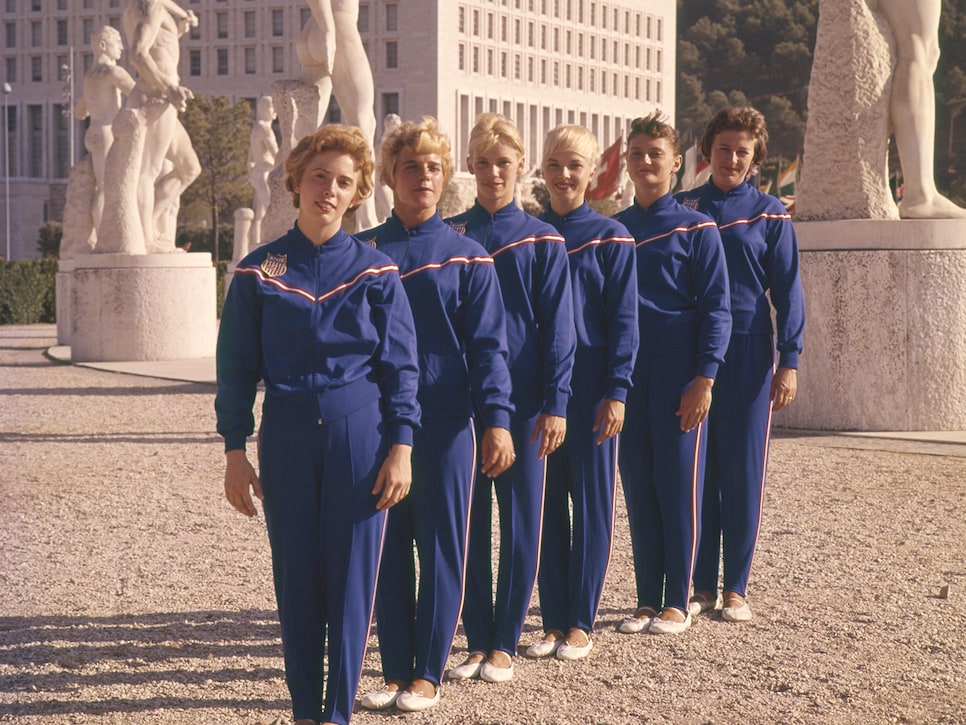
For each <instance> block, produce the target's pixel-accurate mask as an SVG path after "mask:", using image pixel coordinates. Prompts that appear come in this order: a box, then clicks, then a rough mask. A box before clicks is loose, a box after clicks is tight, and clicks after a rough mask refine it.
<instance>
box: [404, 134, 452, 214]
mask: <svg viewBox="0 0 966 725" xmlns="http://www.w3.org/2000/svg"><path fill="white" fill-rule="evenodd" d="M395 177H396V178H395V181H394V183H393V187H392V192H393V199H394V201H393V206H394V207H395V209H396V211H397V212H400V213H401V215H405V214H407V213H408V214H416V215H422V213H423V212H426V211H428V210H430V209H435V208H436V205H437V204H439V198H440V197H441V196H442V195H443V159H442V157H440V155H439V154H436V153H419V152H417V151H414V150H413V149H411V148H409V147H408V146H404V147H403V149H402V151H400V152H399V156H398V157H397V158H396V173H395Z"/></svg>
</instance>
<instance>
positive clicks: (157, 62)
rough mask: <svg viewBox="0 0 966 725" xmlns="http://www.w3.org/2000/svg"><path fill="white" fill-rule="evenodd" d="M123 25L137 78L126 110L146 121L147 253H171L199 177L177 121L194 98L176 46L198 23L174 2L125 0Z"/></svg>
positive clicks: (143, 203) (141, 206) (142, 182)
mask: <svg viewBox="0 0 966 725" xmlns="http://www.w3.org/2000/svg"><path fill="white" fill-rule="evenodd" d="M121 22H122V25H123V28H124V34H125V36H126V37H127V40H128V45H129V47H130V49H131V53H130V55H131V65H133V66H134V68H135V70H137V72H138V79H137V83H136V84H135V86H134V89H133V90H132V91H131V94H130V96H129V97H128V101H127V106H126V107H127V108H129V109H134V110H137V109H144V111H145V112H146V116H147V120H148V133H147V137H146V139H147V140H146V142H145V145H144V152H143V155H142V159H141V171H140V176H139V182H138V192H137V194H138V210H139V213H140V216H141V224H142V225H143V227H144V239H145V244H146V247H147V251H148V252H149V253H151V252H167V251H174V249H175V243H174V237H175V226H176V223H177V218H178V208H179V205H180V199H181V193H182V192H183V191H184V190H185V189H186V188H187V187H188V185H190V184H191V182H192V181H194V180H195V179H196V178H197V177H198V175H199V174H200V173H201V165H200V164H199V162H198V157H197V155H196V154H195V152H194V149H193V148H192V146H191V139H190V138H189V137H188V132H187V131H185V128H184V126H182V125H181V121H180V120H179V119H178V112H179V111H184V110H185V104H186V103H187V101H188V99H189V98H192V93H191V91H190V90H188V89H187V88H185V87H184V86H182V85H181V79H180V78H179V76H178V59H179V56H180V48H179V45H178V41H179V39H180V38H181V36H182V35H184V34H185V33H186V32H188V30H189V29H190V28H192V27H195V26H197V24H198V18H197V17H196V16H195V14H194V13H193V12H192V11H190V10H188V11H185V10H183V9H182V8H181V7H180V6H178V4H177V3H175V2H174V1H173V0H129V1H128V4H127V6H126V7H125V8H124V13H123V15H122V17H121ZM166 161H167V162H168V163H167V164H166V163H165V162H166Z"/></svg>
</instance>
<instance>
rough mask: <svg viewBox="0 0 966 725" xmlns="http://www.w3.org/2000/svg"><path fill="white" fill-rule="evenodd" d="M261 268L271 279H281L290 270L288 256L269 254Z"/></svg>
mask: <svg viewBox="0 0 966 725" xmlns="http://www.w3.org/2000/svg"><path fill="white" fill-rule="evenodd" d="M261 268H262V271H263V272H264V273H265V274H266V275H268V276H269V277H281V276H282V275H283V274H285V271H286V270H287V269H288V255H287V254H272V253H269V255H268V256H267V257H265V261H264V262H262V264H261Z"/></svg>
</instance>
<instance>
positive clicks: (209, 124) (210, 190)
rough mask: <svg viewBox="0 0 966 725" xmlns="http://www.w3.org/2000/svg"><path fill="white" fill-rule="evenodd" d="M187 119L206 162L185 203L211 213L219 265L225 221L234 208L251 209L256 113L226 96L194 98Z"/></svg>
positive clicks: (228, 218)
mask: <svg viewBox="0 0 966 725" xmlns="http://www.w3.org/2000/svg"><path fill="white" fill-rule="evenodd" d="M183 120H184V126H185V129H187V131H188V135H189V136H190V137H191V143H192V145H193V146H194V149H195V153H196V154H198V160H199V161H200V162H201V176H199V177H198V179H197V180H196V181H195V183H193V184H192V185H191V186H189V187H188V188H187V190H186V191H185V193H184V195H183V196H182V204H183V205H184V206H185V207H186V208H187V207H191V206H193V205H199V204H200V205H202V206H204V207H205V208H206V210H207V212H208V214H209V215H210V220H211V229H212V235H213V246H214V258H215V262H218V261H219V259H220V256H221V255H220V254H219V248H220V238H221V235H222V224H221V221H222V220H225V221H226V222H229V221H231V219H232V214H233V213H234V210H235V209H237V208H239V207H245V206H250V205H251V199H252V190H251V187H250V186H249V185H248V136H249V131H250V129H251V125H252V110H251V106H250V105H249V103H248V102H247V101H239V102H238V103H235V104H234V105H232V104H230V103H229V102H228V99H226V98H224V97H223V96H214V97H211V98H207V97H205V96H195V97H194V98H192V99H191V100H190V101H188V108H187V110H186V111H185V113H184V116H183ZM229 243H230V240H229ZM195 251H197V250H195Z"/></svg>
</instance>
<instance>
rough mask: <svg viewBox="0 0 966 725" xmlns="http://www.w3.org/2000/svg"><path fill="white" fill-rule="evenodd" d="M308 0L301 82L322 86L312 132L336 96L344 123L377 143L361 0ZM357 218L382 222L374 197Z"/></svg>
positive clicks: (364, 224) (300, 47) (299, 48)
mask: <svg viewBox="0 0 966 725" xmlns="http://www.w3.org/2000/svg"><path fill="white" fill-rule="evenodd" d="M307 3H308V6H309V10H311V11H312V16H311V18H309V20H308V22H306V24H305V27H304V28H303V29H302V33H301V34H300V35H299V38H298V41H297V42H296V45H295V50H296V53H297V55H298V59H299V63H301V65H302V76H301V81H302V82H303V83H305V84H309V85H314V86H316V87H317V88H318V89H319V105H318V116H317V120H316V123H315V127H314V128H312V129H310V131H309V133H311V132H313V131H315V130H316V128H318V127H319V125H320V124H321V122H322V121H323V116H324V114H325V112H326V110H327V109H328V106H329V98H330V97H331V96H332V95H335V98H336V100H337V101H338V102H339V108H340V109H342V120H343V122H344V123H347V124H349V125H350V126H358V127H359V128H360V129H362V133H363V135H364V136H365V137H366V138H367V139H369V141H370V145H371V144H372V141H373V139H374V138H375V134H376V113H375V84H374V82H373V79H372V68H371V67H370V66H369V57H368V56H367V55H366V49H365V47H364V46H363V44H362V36H361V35H360V34H359V27H358V22H359V0H307ZM302 135H304V134H302ZM298 138H301V135H300V136H298ZM296 140H297V139H296ZM356 222H357V226H358V227H359V228H360V229H367V228H369V227H372V226H375V225H376V215H375V204H374V201H373V199H372V197H371V196H370V197H369V198H368V199H366V200H365V201H364V202H363V204H362V206H360V207H359V209H358V210H357V211H356Z"/></svg>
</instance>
